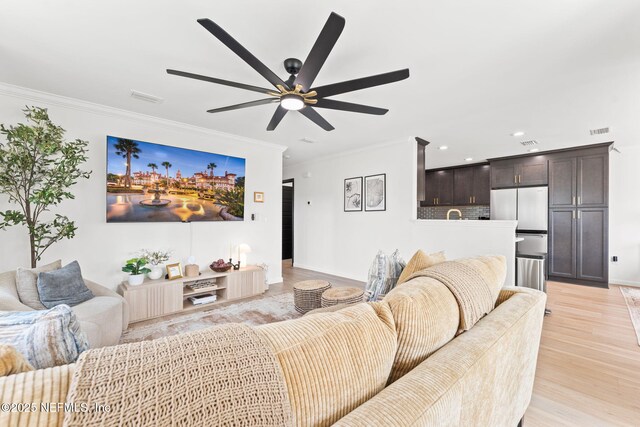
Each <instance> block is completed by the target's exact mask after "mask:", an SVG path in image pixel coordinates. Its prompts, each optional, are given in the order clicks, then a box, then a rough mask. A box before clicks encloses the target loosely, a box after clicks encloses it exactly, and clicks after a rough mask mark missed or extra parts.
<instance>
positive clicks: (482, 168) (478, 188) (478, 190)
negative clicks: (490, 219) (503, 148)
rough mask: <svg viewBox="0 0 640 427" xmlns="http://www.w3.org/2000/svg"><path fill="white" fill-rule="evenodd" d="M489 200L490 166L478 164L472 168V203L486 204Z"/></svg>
mask: <svg viewBox="0 0 640 427" xmlns="http://www.w3.org/2000/svg"><path fill="white" fill-rule="evenodd" d="M490 200H491V168H490V167H489V165H479V166H476V167H474V170H473V204H474V205H488V204H489V201H490Z"/></svg>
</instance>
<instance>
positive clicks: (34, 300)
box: [16, 260, 62, 310]
mask: <svg viewBox="0 0 640 427" xmlns="http://www.w3.org/2000/svg"><path fill="white" fill-rule="evenodd" d="M60 268H62V261H60V260H57V261H54V262H52V263H50V264H46V265H43V266H40V267H36V268H21V267H19V268H18V269H17V270H16V290H17V291H18V297H19V298H20V302H22V303H23V304H24V305H26V306H29V307H31V308H33V309H34V310H46V309H47V307H45V306H44V305H42V302H40V295H39V294H38V274H39V273H43V272H48V271H54V270H58V269H60Z"/></svg>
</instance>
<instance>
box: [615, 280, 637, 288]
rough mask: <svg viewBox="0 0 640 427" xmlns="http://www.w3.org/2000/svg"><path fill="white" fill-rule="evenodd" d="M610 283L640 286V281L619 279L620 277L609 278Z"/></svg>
mask: <svg viewBox="0 0 640 427" xmlns="http://www.w3.org/2000/svg"><path fill="white" fill-rule="evenodd" d="M609 284H610V285H624V286H637V287H639V288H640V282H638V281H635V280H618V279H609Z"/></svg>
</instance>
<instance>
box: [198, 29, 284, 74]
mask: <svg viewBox="0 0 640 427" xmlns="http://www.w3.org/2000/svg"><path fill="white" fill-rule="evenodd" d="M198 23H199V24H200V25H202V26H203V27H204V28H206V29H207V30H208V31H209V32H210V33H211V34H213V35H214V36H215V37H216V38H217V39H218V40H220V41H221V42H222V43H223V44H224V45H225V46H227V47H228V48H229V49H231V50H232V51H233V52H234V53H235V54H236V55H238V56H239V57H240V58H242V60H243V61H244V62H246V63H247V64H249V66H250V67H251V68H253V69H254V70H256V71H257V72H258V73H260V75H261V76H262V77H264V78H265V79H267V80H268V81H269V82H270V83H271V84H272V85H274V86H277V85H282V86H284V87H288V86H287V84H286V83H285V82H283V81H282V79H281V78H280V77H278V76H277V75H276V74H275V73H274V72H273V71H271V70H270V69H269V68H268V67H267V66H266V65H264V64H263V63H262V62H260V60H259V59H258V58H256V57H255V56H253V54H252V53H251V52H249V51H248V50H247V49H245V48H244V46H242V45H241V44H240V43H238V42H237V41H236V40H235V39H234V38H233V37H231V36H230V35H229V33H227V32H226V31H225V30H223V29H222V27H220V26H219V25H218V24H216V23H215V22H213V21H212V20H210V19H206V18H205V19H198Z"/></svg>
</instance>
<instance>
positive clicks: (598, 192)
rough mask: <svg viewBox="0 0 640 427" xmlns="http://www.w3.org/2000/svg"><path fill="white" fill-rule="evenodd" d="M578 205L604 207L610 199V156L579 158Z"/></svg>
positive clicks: (596, 155) (597, 155) (599, 155)
mask: <svg viewBox="0 0 640 427" xmlns="http://www.w3.org/2000/svg"><path fill="white" fill-rule="evenodd" d="M577 163H578V165H577V169H578V170H577V172H578V173H577V179H576V181H577V186H576V195H577V199H576V203H577V204H578V206H579V207H583V206H584V207H587V206H588V207H604V206H607V205H608V203H609V202H608V199H609V194H608V193H609V154H608V153H603V154H595V155H590V156H581V157H578V162H577Z"/></svg>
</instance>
